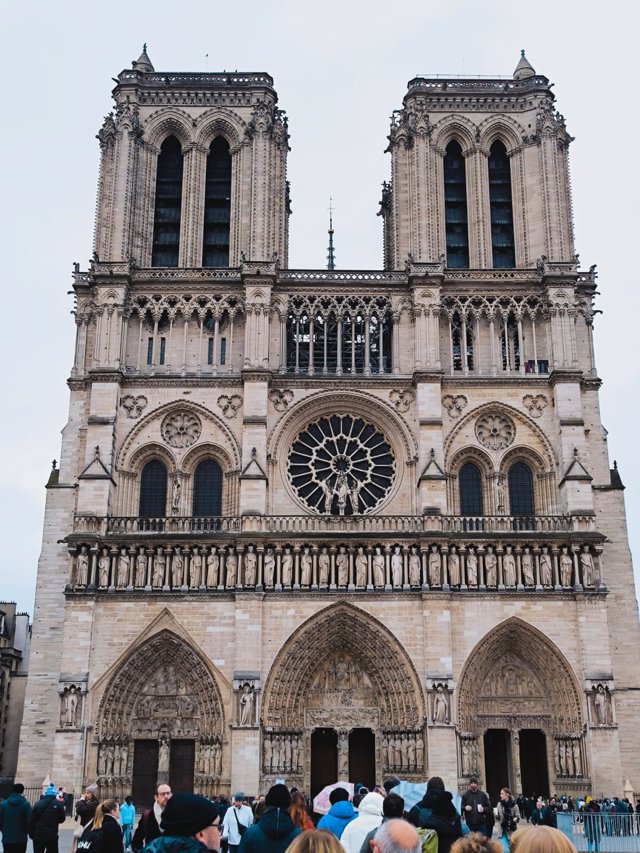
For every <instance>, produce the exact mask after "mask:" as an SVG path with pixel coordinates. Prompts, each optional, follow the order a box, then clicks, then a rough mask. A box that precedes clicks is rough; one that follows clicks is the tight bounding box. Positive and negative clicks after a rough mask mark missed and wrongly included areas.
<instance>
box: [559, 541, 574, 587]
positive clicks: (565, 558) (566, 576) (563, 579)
mask: <svg viewBox="0 0 640 853" xmlns="http://www.w3.org/2000/svg"><path fill="white" fill-rule="evenodd" d="M572 572H573V560H572V559H571V554H570V553H569V549H568V548H567V546H566V545H563V547H562V553H561V554H560V583H561V584H562V586H563V587H565V588H567V587H570V586H571V574H572Z"/></svg>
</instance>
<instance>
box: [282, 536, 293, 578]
mask: <svg viewBox="0 0 640 853" xmlns="http://www.w3.org/2000/svg"><path fill="white" fill-rule="evenodd" d="M281 565H282V586H291V584H292V583H293V554H292V553H291V548H290V547H289V546H288V545H287V547H286V548H285V549H284V554H283V555H282V563H281Z"/></svg>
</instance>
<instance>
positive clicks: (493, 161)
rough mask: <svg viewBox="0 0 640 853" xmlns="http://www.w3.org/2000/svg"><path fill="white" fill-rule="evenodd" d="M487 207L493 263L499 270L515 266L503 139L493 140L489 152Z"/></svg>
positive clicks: (509, 189) (507, 162)
mask: <svg viewBox="0 0 640 853" xmlns="http://www.w3.org/2000/svg"><path fill="white" fill-rule="evenodd" d="M489 207H490V208H491V247H492V249H493V266H494V267H496V268H502V269H504V268H505V267H515V265H516V253H515V241H514V239H513V205H512V202H511V167H510V165H509V158H508V156H507V149H506V148H505V147H504V145H503V144H502V142H494V143H493V145H492V146H491V150H490V152H489Z"/></svg>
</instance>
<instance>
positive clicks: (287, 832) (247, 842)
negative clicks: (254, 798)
mask: <svg viewBox="0 0 640 853" xmlns="http://www.w3.org/2000/svg"><path fill="white" fill-rule="evenodd" d="M264 801H265V803H266V806H267V807H266V809H265V811H264V814H263V815H262V817H261V818H260V820H259V821H258V823H254V824H253V826H250V827H249V828H248V829H247V831H246V832H245V833H244V835H243V836H242V838H241V839H240V847H239V848H238V853H284V851H285V850H286V849H287V847H288V846H289V845H290V844H291V842H292V841H293V839H294V838H295V837H296V835H300V832H301V831H302V830H300V829H298V827H297V826H296V825H295V824H294V822H293V821H292V820H291V815H290V814H289V806H290V805H291V794H290V793H289V789H288V788H287V786H286V785H283V784H277V785H273V787H271V788H269V791H268V792H267V796H266V797H265V800H264Z"/></svg>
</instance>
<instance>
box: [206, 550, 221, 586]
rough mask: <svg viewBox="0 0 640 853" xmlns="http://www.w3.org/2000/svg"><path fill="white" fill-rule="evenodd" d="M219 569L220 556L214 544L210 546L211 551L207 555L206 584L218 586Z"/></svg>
mask: <svg viewBox="0 0 640 853" xmlns="http://www.w3.org/2000/svg"><path fill="white" fill-rule="evenodd" d="M219 569H220V557H219V556H218V549H217V548H216V546H215V545H212V546H211V552H210V553H209V555H208V556H207V586H208V587H216V586H218V570H219Z"/></svg>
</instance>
